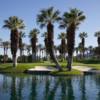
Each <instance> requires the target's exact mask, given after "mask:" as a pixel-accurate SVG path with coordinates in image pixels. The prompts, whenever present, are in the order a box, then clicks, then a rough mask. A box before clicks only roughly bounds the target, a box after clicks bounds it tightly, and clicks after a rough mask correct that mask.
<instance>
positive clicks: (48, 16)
mask: <svg viewBox="0 0 100 100" xmlns="http://www.w3.org/2000/svg"><path fill="white" fill-rule="evenodd" d="M58 15H59V11H58V10H54V8H53V7H50V8H48V9H43V10H41V11H40V13H39V14H38V15H37V23H38V24H40V27H41V28H43V27H44V26H46V27H47V34H48V35H47V42H48V44H49V48H48V50H49V54H50V57H51V59H52V60H53V61H54V62H55V64H56V67H57V68H58V69H59V70H61V67H60V65H59V63H58V61H57V58H56V57H55V54H54V42H53V39H54V25H53V23H54V22H57V21H58V20H59V16H58Z"/></svg>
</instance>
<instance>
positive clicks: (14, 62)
mask: <svg viewBox="0 0 100 100" xmlns="http://www.w3.org/2000/svg"><path fill="white" fill-rule="evenodd" d="M16 66H17V57H16V56H13V67H16Z"/></svg>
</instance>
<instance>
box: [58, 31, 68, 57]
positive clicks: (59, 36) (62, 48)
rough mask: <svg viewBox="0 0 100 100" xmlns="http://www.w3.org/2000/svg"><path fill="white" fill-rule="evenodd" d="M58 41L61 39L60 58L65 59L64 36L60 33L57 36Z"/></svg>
mask: <svg viewBox="0 0 100 100" xmlns="http://www.w3.org/2000/svg"><path fill="white" fill-rule="evenodd" d="M58 39H61V45H60V53H61V55H62V58H64V57H65V53H66V51H67V46H66V34H65V33H61V34H59V35H58Z"/></svg>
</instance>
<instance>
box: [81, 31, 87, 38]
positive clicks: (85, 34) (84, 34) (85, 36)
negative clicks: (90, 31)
mask: <svg viewBox="0 0 100 100" xmlns="http://www.w3.org/2000/svg"><path fill="white" fill-rule="evenodd" d="M87 36H88V35H87V33H86V32H82V33H80V34H79V37H80V38H81V39H83V38H87Z"/></svg>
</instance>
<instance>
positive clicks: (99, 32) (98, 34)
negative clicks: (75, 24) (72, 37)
mask: <svg viewBox="0 0 100 100" xmlns="http://www.w3.org/2000/svg"><path fill="white" fill-rule="evenodd" d="M95 36H96V37H97V42H98V47H100V31H98V32H95Z"/></svg>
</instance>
